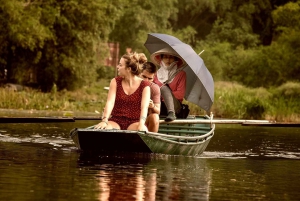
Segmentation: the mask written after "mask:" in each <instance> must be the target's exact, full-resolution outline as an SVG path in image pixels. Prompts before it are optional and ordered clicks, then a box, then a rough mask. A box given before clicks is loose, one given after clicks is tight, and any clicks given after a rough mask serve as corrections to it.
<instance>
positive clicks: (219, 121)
mask: <svg viewBox="0 0 300 201" xmlns="http://www.w3.org/2000/svg"><path fill="white" fill-rule="evenodd" d="M159 123H160V124H241V125H243V126H268V127H300V123H284V122H275V121H269V120H246V119H213V120H210V119H194V120H191V119H178V120H175V121H171V122H165V121H164V120H160V121H159Z"/></svg>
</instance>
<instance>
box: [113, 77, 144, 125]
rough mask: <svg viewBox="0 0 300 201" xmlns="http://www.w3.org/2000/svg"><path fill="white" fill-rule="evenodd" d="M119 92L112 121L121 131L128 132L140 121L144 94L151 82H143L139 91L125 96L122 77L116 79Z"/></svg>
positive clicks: (117, 92)
mask: <svg viewBox="0 0 300 201" xmlns="http://www.w3.org/2000/svg"><path fill="white" fill-rule="evenodd" d="M115 79H116V82H117V91H116V100H115V105H114V108H113V110H112V113H111V115H112V117H111V118H110V119H109V120H110V121H114V122H116V123H117V124H119V125H120V127H121V130H126V129H127V128H128V126H129V125H130V124H132V123H134V122H139V121H140V115H141V104H142V94H143V90H144V88H145V87H146V86H149V85H150V83H149V82H145V81H142V82H141V84H140V86H139V87H138V88H137V90H136V91H135V92H134V93H133V94H131V95H127V94H125V92H124V90H123V87H122V80H123V78H122V77H116V78H115Z"/></svg>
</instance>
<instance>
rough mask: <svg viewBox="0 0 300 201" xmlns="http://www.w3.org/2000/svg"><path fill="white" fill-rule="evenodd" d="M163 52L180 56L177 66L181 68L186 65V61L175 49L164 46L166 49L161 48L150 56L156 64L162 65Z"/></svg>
mask: <svg viewBox="0 0 300 201" xmlns="http://www.w3.org/2000/svg"><path fill="white" fill-rule="evenodd" d="M162 54H167V55H172V56H174V57H177V58H178V60H177V61H178V62H177V68H181V67H183V66H185V65H186V62H185V61H184V60H183V59H182V58H181V57H180V56H179V55H178V54H177V53H176V52H175V51H174V50H172V49H171V48H164V49H161V50H159V51H157V52H154V53H153V54H152V55H151V56H150V59H151V61H152V62H153V63H154V64H156V65H158V66H159V65H160V62H161V55H162Z"/></svg>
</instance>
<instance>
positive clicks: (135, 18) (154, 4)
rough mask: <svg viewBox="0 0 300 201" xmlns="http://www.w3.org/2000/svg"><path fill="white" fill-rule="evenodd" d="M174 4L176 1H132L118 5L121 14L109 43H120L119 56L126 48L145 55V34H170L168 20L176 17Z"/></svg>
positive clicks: (170, 29)
mask: <svg viewBox="0 0 300 201" xmlns="http://www.w3.org/2000/svg"><path fill="white" fill-rule="evenodd" d="M176 3H177V0H164V1H161V0H132V1H126V2H124V3H123V4H120V5H119V6H120V9H121V10H122V11H123V12H122V15H121V16H120V18H119V19H118V20H117V21H116V22H115V28H114V30H113V31H112V32H111V34H110V37H109V38H110V41H112V42H120V54H121V55H122V54H124V53H125V52H126V48H127V47H131V48H132V49H133V50H134V51H140V52H145V53H147V51H146V49H145V48H144V43H145V41H146V39H147V33H150V32H160V33H171V32H172V26H171V24H170V22H169V19H170V18H174V17H176V14H177V12H178V10H177V8H176V6H175V5H176Z"/></svg>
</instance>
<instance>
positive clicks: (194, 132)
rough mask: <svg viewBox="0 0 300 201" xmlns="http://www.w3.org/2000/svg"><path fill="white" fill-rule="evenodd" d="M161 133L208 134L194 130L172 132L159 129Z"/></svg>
mask: <svg viewBox="0 0 300 201" xmlns="http://www.w3.org/2000/svg"><path fill="white" fill-rule="evenodd" d="M158 132H159V133H171V134H172V135H174V134H176V133H185V134H198V135H199V134H206V133H207V131H199V130H197V131H193V130H171V129H159V130H158Z"/></svg>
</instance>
